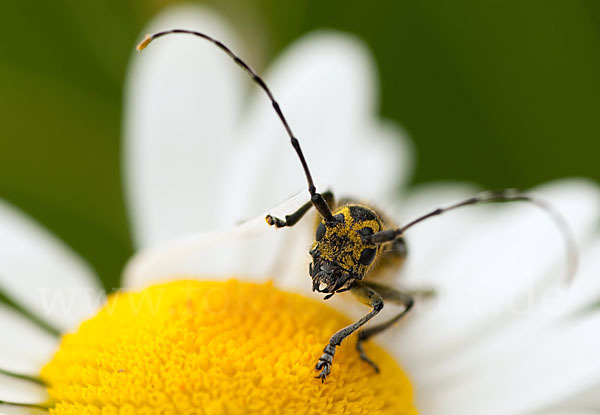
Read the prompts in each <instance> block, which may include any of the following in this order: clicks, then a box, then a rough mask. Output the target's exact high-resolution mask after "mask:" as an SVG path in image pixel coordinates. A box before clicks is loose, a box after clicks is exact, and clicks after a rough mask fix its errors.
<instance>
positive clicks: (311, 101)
mask: <svg viewBox="0 0 600 415" xmlns="http://www.w3.org/2000/svg"><path fill="white" fill-rule="evenodd" d="M371 62H372V59H371V57H370V55H369V53H368V52H367V51H366V48H365V47H364V45H363V44H362V43H360V42H359V41H357V40H356V39H354V38H352V37H350V36H346V35H341V34H336V33H333V32H318V33H313V34H310V35H307V36H305V37H303V38H302V39H300V40H299V41H297V42H296V43H294V45H293V46H291V47H290V49H289V50H287V51H286V52H285V53H284V54H283V55H282V56H280V57H279V58H278V59H277V61H276V62H275V64H274V65H273V68H272V69H271V70H270V71H269V72H268V73H267V74H266V76H265V80H266V82H267V83H268V84H269V86H270V88H271V90H272V91H273V94H274V95H275V97H276V99H277V100H278V101H279V103H280V105H281V108H282V110H283V113H284V114H285V116H286V117H287V119H288V121H289V124H290V126H291V128H292V130H293V131H294V133H295V134H296V136H297V137H298V138H299V140H300V144H301V147H302V150H303V153H304V155H305V157H306V159H307V162H308V164H309V167H310V168H311V172H312V176H313V179H314V181H315V184H316V185H317V188H318V189H319V190H320V191H324V190H327V189H329V190H332V191H333V192H334V193H335V194H336V195H338V196H340V195H341V196H354V197H357V198H365V199H367V200H375V201H378V200H379V201H382V200H383V199H386V198H388V199H389V197H390V195H392V194H393V192H394V191H395V190H396V188H397V185H398V184H399V183H401V182H402V181H403V180H404V179H405V178H406V176H407V171H408V170H409V169H410V167H411V165H410V163H409V162H408V161H407V160H409V159H410V158H409V155H411V150H410V147H409V146H408V144H407V143H406V140H405V139H404V137H403V134H402V132H401V131H400V129H399V128H398V127H397V126H395V125H393V124H391V123H383V122H381V121H377V120H376V116H375V104H374V102H375V101H376V100H377V93H376V88H377V87H376V85H375V83H376V76H375V70H374V68H373V65H372V63H371ZM254 95H255V98H254V100H253V101H252V104H251V109H250V111H249V115H248V116H247V117H246V120H247V126H246V127H245V128H244V131H245V133H244V142H243V144H242V146H241V149H240V151H238V152H236V154H237V157H238V158H237V161H236V162H235V164H234V166H235V167H234V166H232V170H233V169H234V168H237V173H236V174H235V175H233V176H232V183H231V184H230V186H229V187H228V189H229V192H231V193H232V195H234V196H237V199H235V200H238V202H237V203H230V204H229V205H228V206H225V207H224V209H226V211H227V212H228V215H229V216H235V215H236V211H239V209H240V208H241V207H243V208H244V209H246V210H248V211H249V212H250V213H251V214H257V213H259V212H261V211H262V210H264V208H265V206H273V205H275V204H276V203H279V201H281V200H284V198H285V197H287V196H289V194H290V192H295V191H297V190H299V189H302V188H305V187H306V181H305V178H304V174H303V171H302V169H301V166H300V162H299V160H298V157H297V156H296V154H295V152H294V151H293V149H292V147H291V146H290V144H289V138H288V137H287V135H286V133H285V130H284V129H283V127H282V125H281V123H280V122H279V119H278V118H277V116H276V115H275V114H274V112H273V110H272V108H271V106H270V105H269V102H268V100H267V99H266V98H265V97H264V96H263V93H262V91H258V90H257V91H255V93H254Z"/></svg>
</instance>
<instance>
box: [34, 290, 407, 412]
mask: <svg viewBox="0 0 600 415" xmlns="http://www.w3.org/2000/svg"><path fill="white" fill-rule="evenodd" d="M348 323H349V321H348V320H347V319H346V318H345V317H343V316H342V315H340V314H339V313H337V312H335V311H333V310H332V309H331V308H329V307H328V306H326V305H325V304H322V303H320V302H318V301H313V300H310V299H307V298H304V297H302V296H300V295H297V294H290V293H285V292H281V291H279V290H277V289H275V288H274V287H273V286H272V284H262V285H259V284H251V283H242V282H239V281H236V280H231V281H228V282H209V281H192V280H189V281H178V282H172V283H167V284H163V285H157V286H153V287H150V288H147V289H145V290H143V291H141V292H138V293H117V294H114V295H112V296H111V297H110V298H109V301H108V303H107V304H106V305H105V306H104V308H103V309H102V310H101V311H100V312H99V313H98V314H97V315H96V316H95V317H93V318H92V319H90V320H88V321H86V322H84V323H83V324H81V326H80V327H79V329H78V331H77V332H76V333H74V334H67V335H65V336H64V337H63V339H62V341H61V345H60V348H59V350H58V352H57V353H56V355H55V356H54V357H53V359H52V360H51V361H50V362H49V363H48V364H47V365H46V366H45V367H44V368H43V369H42V373H41V375H42V378H43V379H44V380H45V381H46V382H47V383H48V385H49V387H48V391H49V394H50V396H51V398H52V409H50V413H51V414H57V415H58V414H77V415H82V414H103V415H106V414H161V415H167V414H177V415H182V414H207V415H213V414H233V415H237V414H240V415H242V414H243V415H246V414H313V413H314V414H327V415H329V414H332V415H333V414H346V413H350V414H359V413H360V414H394V415H401V414H415V413H416V411H415V409H414V407H413V404H412V390H411V385H410V383H409V381H408V379H407V378H406V376H405V375H404V373H403V372H402V370H401V369H400V368H399V367H398V365H397V364H396V362H395V361H394V360H393V359H392V358H391V357H390V356H389V355H388V354H386V353H385V352H384V351H383V350H382V349H381V348H379V347H377V346H375V345H373V344H367V345H366V351H367V353H368V354H369V356H370V357H371V358H373V360H375V361H376V362H377V363H378V364H379V366H380V368H381V373H380V374H375V373H374V371H373V369H372V368H371V367H370V366H369V365H367V364H366V363H364V362H363V361H361V360H360V359H359V357H358V353H357V352H356V350H355V349H354V341H355V337H351V338H349V339H348V340H346V341H345V342H344V344H343V345H342V346H341V347H339V348H338V351H337V353H336V356H335V359H334V364H333V367H332V373H331V375H330V376H329V377H328V378H327V381H326V382H325V384H322V383H321V381H320V380H319V379H315V378H314V376H315V374H316V372H315V370H314V366H315V363H316V362H317V360H318V358H319V356H320V355H321V353H322V350H323V347H324V346H325V344H326V343H327V342H328V340H329V337H330V336H331V335H332V334H333V333H334V332H335V331H337V330H339V329H340V328H341V327H343V326H345V325H347V324H348Z"/></svg>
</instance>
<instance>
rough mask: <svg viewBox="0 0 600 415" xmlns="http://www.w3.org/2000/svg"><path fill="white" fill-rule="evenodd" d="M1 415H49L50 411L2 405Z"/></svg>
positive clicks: (0, 406) (0, 408)
mask: <svg viewBox="0 0 600 415" xmlns="http://www.w3.org/2000/svg"><path fill="white" fill-rule="evenodd" d="M0 415H48V411H46V410H43V409H39V408H27V407H24V406H14V405H0Z"/></svg>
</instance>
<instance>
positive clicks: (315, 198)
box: [137, 29, 334, 222]
mask: <svg viewBox="0 0 600 415" xmlns="http://www.w3.org/2000/svg"><path fill="white" fill-rule="evenodd" d="M175 33H183V34H188V35H194V36H198V37H200V38H202V39H205V40H208V41H209V42H211V43H213V44H214V45H215V46H217V47H218V48H219V49H221V50H222V51H223V52H225V53H226V54H227V55H229V57H230V58H231V59H233V61H234V62H235V63H236V64H237V65H238V66H240V67H241V68H242V69H243V70H244V71H246V73H247V74H248V75H250V77H251V78H252V80H253V81H254V82H255V83H256V84H257V85H258V86H259V87H261V88H262V90H263V91H265V93H266V94H267V96H268V97H269V99H270V100H271V105H273V109H274V110H275V112H276V113H277V115H278V116H279V119H280V120H281V123H282V124H283V126H284V127H285V130H286V132H287V134H288V135H289V137H290V141H291V144H292V147H294V150H296V154H297V155H298V158H299V159H300V163H301V164H302V168H303V169H304V174H305V176H306V181H307V183H308V191H309V192H310V197H311V202H312V204H313V205H314V207H315V209H317V211H318V212H319V213H320V214H321V216H323V218H324V219H325V220H326V221H327V222H333V221H334V219H333V215H332V214H331V210H330V209H329V206H327V202H326V201H325V199H323V197H322V196H321V194H319V193H317V189H316V187H315V184H314V182H313V179H312V175H311V174H310V170H309V169H308V163H306V159H305V158H304V154H303V153H302V149H301V148H300V142H299V141H298V139H297V138H296V137H295V136H294V133H293V132H292V129H291V128H290V126H289V124H288V122H287V120H286V119H285V117H284V116H283V112H282V111H281V108H280V107H279V103H278V102H277V101H276V100H275V97H274V96H273V94H272V93H271V90H270V89H269V87H268V86H267V84H266V83H265V82H264V81H263V80H262V78H261V77H260V76H258V74H257V73H256V72H255V71H254V70H253V69H252V68H251V67H250V66H249V65H248V64H247V63H246V62H244V61H243V60H241V59H240V58H239V57H238V56H237V55H236V54H235V53H233V52H232V51H231V49H229V48H228V47H227V46H225V45H224V44H223V43H221V42H220V41H218V40H216V39H214V38H212V37H210V36H208V35H205V34H204V33H201V32H196V31H195V30H187V29H171V30H164V31H162V32H157V33H154V34H152V35H146V37H145V38H144V40H142V41H141V42H140V43H139V44H138V45H137V50H139V51H142V50H143V49H145V48H146V47H147V46H148V45H149V44H150V42H152V41H153V40H155V39H158V38H159V37H162V36H165V35H169V34H175Z"/></svg>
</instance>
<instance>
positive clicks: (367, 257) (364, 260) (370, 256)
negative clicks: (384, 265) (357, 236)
mask: <svg viewBox="0 0 600 415" xmlns="http://www.w3.org/2000/svg"><path fill="white" fill-rule="evenodd" d="M374 259H375V250H374V249H373V248H365V249H363V251H362V253H361V254H360V259H359V262H360V263H361V264H363V265H369V264H370V263H371V262H373V260H374Z"/></svg>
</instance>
